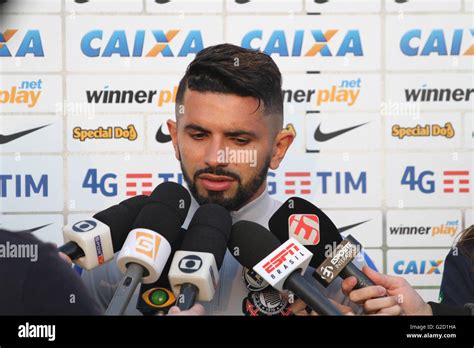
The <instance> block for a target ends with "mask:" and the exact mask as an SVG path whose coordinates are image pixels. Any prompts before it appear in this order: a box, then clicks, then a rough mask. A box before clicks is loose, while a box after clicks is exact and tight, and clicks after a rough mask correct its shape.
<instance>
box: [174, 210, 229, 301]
mask: <svg viewBox="0 0 474 348" xmlns="http://www.w3.org/2000/svg"><path fill="white" fill-rule="evenodd" d="M231 229H232V218H231V217H230V213H229V212H228V211H227V210H226V209H224V208H223V207H221V206H219V205H217V204H204V205H202V206H200V207H199V209H198V210H197V211H196V213H195V214H194V216H193V219H192V220H191V222H190V223H189V226H188V231H187V232H186V234H185V236H184V239H183V243H182V244H181V248H180V249H181V250H179V251H177V252H176V253H175V254H174V258H173V262H172V263H171V267H170V271H169V273H168V279H169V281H170V285H171V289H172V290H173V293H174V294H175V296H176V298H177V301H176V305H177V306H178V307H179V309H181V310H187V309H190V308H191V307H192V306H193V305H194V302H195V301H196V300H198V301H211V300H212V299H213V298H214V294H215V292H216V289H217V286H218V283H219V269H220V268H221V266H222V262H223V260H224V256H225V253H226V250H227V242H228V241H229V237H230V231H231Z"/></svg>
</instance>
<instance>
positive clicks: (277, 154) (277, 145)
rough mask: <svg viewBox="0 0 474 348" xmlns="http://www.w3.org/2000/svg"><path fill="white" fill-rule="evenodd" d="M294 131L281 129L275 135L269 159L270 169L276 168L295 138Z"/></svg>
mask: <svg viewBox="0 0 474 348" xmlns="http://www.w3.org/2000/svg"><path fill="white" fill-rule="evenodd" d="M295 135H296V134H295V132H294V131H292V130H289V129H288V128H285V129H282V130H281V131H280V132H279V133H278V134H277V136H276V137H275V142H274V145H273V155H272V158H271V160H270V169H272V170H276V169H278V167H279V166H280V163H281V161H283V158H285V155H286V152H287V151H288V149H289V147H290V145H291V144H292V143H293V140H294V139H295Z"/></svg>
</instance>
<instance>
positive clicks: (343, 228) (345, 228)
mask: <svg viewBox="0 0 474 348" xmlns="http://www.w3.org/2000/svg"><path fill="white" fill-rule="evenodd" d="M367 221H370V220H365V221H362V222H358V223H355V224H353V225H348V226H344V227H341V228H338V229H337V230H338V231H339V233H343V232H346V231H347V230H350V229H351V228H354V227H357V226H359V225H362V224H365V223H366V222H367Z"/></svg>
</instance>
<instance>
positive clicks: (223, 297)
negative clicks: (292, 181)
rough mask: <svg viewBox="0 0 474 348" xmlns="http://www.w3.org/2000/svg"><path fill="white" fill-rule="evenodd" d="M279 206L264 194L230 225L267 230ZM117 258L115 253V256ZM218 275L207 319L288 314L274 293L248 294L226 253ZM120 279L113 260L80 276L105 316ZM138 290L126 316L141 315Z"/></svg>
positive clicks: (339, 296)
mask: <svg viewBox="0 0 474 348" xmlns="http://www.w3.org/2000/svg"><path fill="white" fill-rule="evenodd" d="M191 200H192V201H191V206H190V208H189V212H188V215H187V217H186V220H185V222H184V224H183V226H182V227H184V228H187V227H188V225H189V222H190V221H191V218H192V217H193V215H194V213H195V211H196V210H197V208H198V207H199V205H198V203H197V202H196V201H195V200H194V198H192V199H191ZM281 204H282V203H281V202H279V201H277V200H275V199H273V198H271V197H270V196H269V194H268V192H267V191H266V190H265V192H264V193H262V194H261V195H260V196H259V197H258V198H257V199H255V200H253V201H252V202H250V203H249V204H247V205H245V206H244V207H242V208H241V209H240V210H238V211H233V212H231V216H232V222H233V223H236V222H237V221H240V220H248V221H253V222H256V223H258V224H260V225H262V226H264V227H266V228H268V220H269V219H270V218H271V217H272V215H273V214H274V213H275V211H276V210H277V209H278V208H279V207H280V206H281ZM117 255H118V253H117V254H116V255H115V256H117ZM353 262H354V263H355V264H356V265H357V266H358V267H359V268H361V267H362V266H363V265H364V263H361V262H360V261H357V258H356V260H354V261H353ZM312 271H313V269H311V268H308V270H307V272H306V273H305V278H306V279H307V280H309V281H310V282H311V283H312V284H314V286H315V287H317V288H318V289H319V290H320V291H321V292H322V293H323V294H325V295H326V296H327V297H329V298H332V299H333V300H335V301H336V302H338V303H341V304H344V305H346V306H350V307H351V308H352V309H353V311H354V313H361V312H362V308H361V307H360V306H359V305H356V304H353V303H352V302H350V300H349V298H348V297H347V296H345V295H344V294H343V293H342V290H341V282H342V280H341V279H340V278H337V279H335V280H334V281H333V282H332V283H331V285H329V286H328V287H327V288H325V287H323V286H322V285H321V284H319V283H318V282H317V281H316V280H315V279H314V278H313V277H312V276H311V273H312ZM219 273H220V282H219V287H218V289H217V290H216V293H215V296H214V299H213V300H212V301H211V302H207V303H206V302H202V303H201V304H202V305H203V306H204V308H205V310H206V314H207V315H244V314H245V315H268V313H273V314H282V315H284V314H287V313H288V307H289V306H290V304H289V303H288V302H287V300H285V299H283V297H282V296H280V295H279V294H278V293H277V292H276V291H274V290H273V289H269V288H267V289H265V290H263V291H250V290H249V288H248V287H247V285H246V284H247V283H246V281H244V276H243V269H242V266H241V265H240V264H239V263H238V262H237V260H236V259H235V258H234V257H233V256H232V255H231V254H230V252H229V251H227V253H226V255H225V258H224V262H223V263H222V267H221V269H220V272H219ZM122 277H123V274H122V273H121V272H120V271H119V269H118V267H117V264H116V260H115V259H114V260H112V261H110V262H108V263H106V264H104V265H102V266H100V267H98V268H95V269H93V270H91V271H86V270H84V271H83V272H82V279H83V280H84V283H85V284H86V286H87V287H88V289H89V291H90V292H91V294H92V296H93V297H94V298H95V300H96V301H97V302H98V304H99V305H100V307H101V308H102V309H103V311H104V312H105V310H106V309H107V306H108V304H109V303H110V301H111V300H112V297H113V295H114V292H115V289H116V288H117V286H118V284H119V282H120V280H121V279H122ZM139 290H140V286H138V287H137V290H136V291H135V293H134V295H133V296H132V298H131V301H130V303H129V304H128V307H127V309H126V311H125V314H126V315H141V313H140V312H139V311H138V310H137V309H136V304H137V299H138V296H139Z"/></svg>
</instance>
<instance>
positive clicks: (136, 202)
mask: <svg viewBox="0 0 474 348" xmlns="http://www.w3.org/2000/svg"><path fill="white" fill-rule="evenodd" d="M147 202H148V197H147V196H144V195H139V196H135V197H132V198H129V199H126V200H124V201H123V202H120V203H119V204H117V205H114V206H111V207H109V208H107V209H105V210H103V211H101V212H98V213H97V214H95V215H94V217H93V218H90V219H87V220H82V221H78V222H75V223H72V224H68V225H66V226H64V227H63V238H64V245H62V246H60V247H59V248H58V250H59V251H60V252H63V253H64V254H66V255H67V256H69V257H70V258H71V260H73V261H74V263H76V264H78V265H79V266H81V267H82V268H84V269H86V270H91V269H93V268H95V267H97V266H100V265H102V264H103V263H105V262H108V261H110V260H112V259H113V258H114V253H115V252H117V251H118V250H120V249H121V248H122V245H123V243H124V241H125V238H126V237H127V234H128V232H129V231H130V229H131V228H132V226H133V223H134V221H135V219H136V218H137V216H138V213H139V211H140V210H141V209H142V207H143V206H144V205H145V204H146V203H147Z"/></svg>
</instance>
